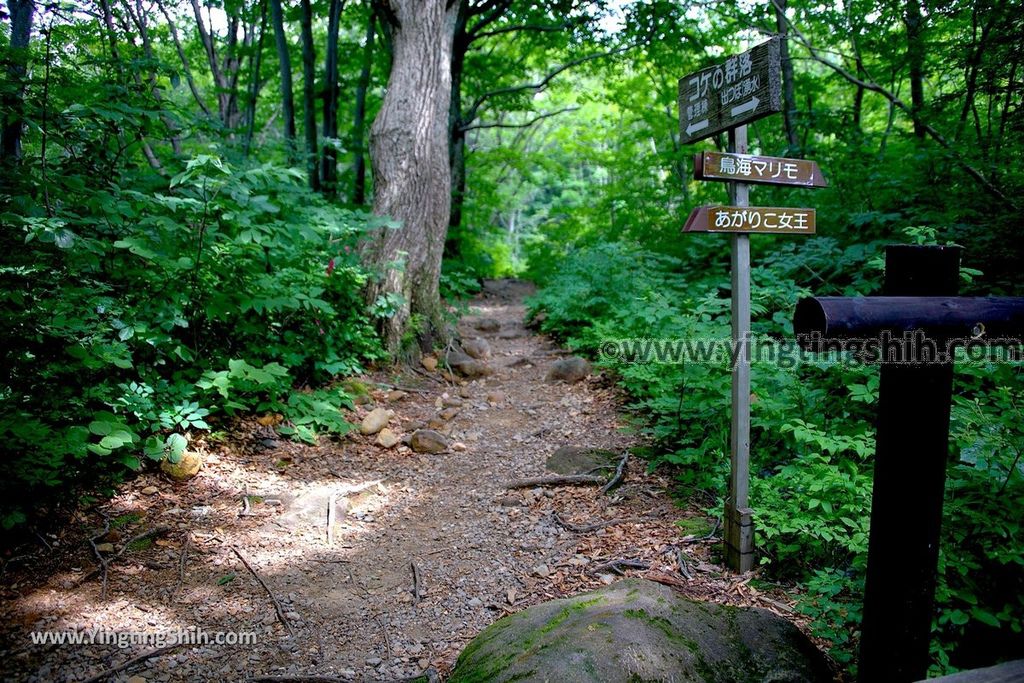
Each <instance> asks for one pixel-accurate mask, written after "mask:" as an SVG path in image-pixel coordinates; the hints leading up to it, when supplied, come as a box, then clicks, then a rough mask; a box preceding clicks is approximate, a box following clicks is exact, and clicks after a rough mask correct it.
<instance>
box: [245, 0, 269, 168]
mask: <svg viewBox="0 0 1024 683" xmlns="http://www.w3.org/2000/svg"><path fill="white" fill-rule="evenodd" d="M266 35H267V3H266V0H262V1H261V2H260V36H259V38H258V39H257V40H256V53H255V54H254V55H253V56H252V57H250V58H249V101H248V102H246V103H245V156H246V157H248V156H249V152H250V151H252V136H253V132H254V131H255V129H256V100H257V99H258V98H259V94H260V88H261V87H262V86H263V77H262V76H261V75H260V70H261V67H262V65H263V38H264V37H265V36H266Z"/></svg>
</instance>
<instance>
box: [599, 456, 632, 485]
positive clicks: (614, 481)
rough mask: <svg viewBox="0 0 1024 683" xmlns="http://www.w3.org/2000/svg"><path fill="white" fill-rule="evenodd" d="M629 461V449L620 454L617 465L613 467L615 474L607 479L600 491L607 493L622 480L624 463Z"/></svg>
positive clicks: (624, 468)
mask: <svg viewBox="0 0 1024 683" xmlns="http://www.w3.org/2000/svg"><path fill="white" fill-rule="evenodd" d="M627 462H629V451H626V452H625V453H623V454H622V460H620V461H619V466H618V467H616V468H615V476H613V477H612V478H611V479H609V480H608V483H607V484H605V485H604V486H602V487H601V493H608V492H609V491H611V490H612V489H613V488H615V487H616V486H618V485H619V483H621V482H622V475H623V474H625V472H626V463H627Z"/></svg>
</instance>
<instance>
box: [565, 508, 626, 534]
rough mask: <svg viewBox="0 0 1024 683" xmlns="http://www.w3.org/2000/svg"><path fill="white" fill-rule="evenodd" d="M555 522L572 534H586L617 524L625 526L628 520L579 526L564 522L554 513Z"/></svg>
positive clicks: (613, 520)
mask: <svg viewBox="0 0 1024 683" xmlns="http://www.w3.org/2000/svg"><path fill="white" fill-rule="evenodd" d="M555 521H556V522H558V525H559V526H561V527H563V528H565V529H567V530H569V531H571V532H573V533H574V534H588V533H590V532H591V531H597V530H598V529H604V528H606V527H610V526H618V525H619V524H625V523H626V522H627V521H628V520H625V519H621V518H618V517H617V518H615V519H609V520H608V521H605V522H595V523H594V524H582V525H580V524H572V523H570V522H567V521H565V520H564V519H562V518H561V517H559V516H558V513H557V512H556V513H555Z"/></svg>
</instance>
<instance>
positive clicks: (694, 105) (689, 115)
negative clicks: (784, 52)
mask: <svg viewBox="0 0 1024 683" xmlns="http://www.w3.org/2000/svg"><path fill="white" fill-rule="evenodd" d="M780 63H781V59H780V51H779V39H778V38H777V37H776V38H772V39H771V40H768V41H766V42H764V43H761V44H760V45H757V46H756V47H753V48H751V49H750V50H747V51H746V52H742V53H740V54H738V55H734V56H732V57H729V58H728V59H726V60H725V61H724V62H722V63H721V64H717V65H715V66H709V67H708V68H706V69H701V70H700V71H697V72H695V73H692V74H690V75H689V76H686V77H685V78H681V79H679V136H680V144H684V145H687V144H690V143H691V142H696V141H697V140H703V139H704V138H707V137H710V136H712V135H714V134H715V133H720V132H722V131H723V130H726V129H728V128H733V127H735V126H740V125H743V124H745V123H749V122H751V121H754V120H756V119H759V118H761V117H762V116H767V115H768V114H772V113H774V112H778V111H782V83H781V77H780V69H779V65H780Z"/></svg>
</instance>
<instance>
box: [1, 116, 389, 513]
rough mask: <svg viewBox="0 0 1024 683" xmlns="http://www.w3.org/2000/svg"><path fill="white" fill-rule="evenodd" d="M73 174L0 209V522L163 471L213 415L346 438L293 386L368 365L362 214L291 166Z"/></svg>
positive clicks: (323, 402) (321, 394)
mask: <svg viewBox="0 0 1024 683" xmlns="http://www.w3.org/2000/svg"><path fill="white" fill-rule="evenodd" d="M77 115H78V116H84V115H85V113H84V111H83V110H82V109H80V110H78V114H77ZM75 170H76V169H74V167H73V166H72V165H70V164H69V165H68V168H66V169H65V171H64V174H63V175H61V176H59V177H58V178H55V179H54V180H55V182H60V183H61V184H62V186H63V190H62V201H61V203H60V204H59V205H58V206H57V207H55V208H54V211H53V215H52V216H47V215H45V213H44V212H43V211H44V210H43V207H39V206H36V205H33V204H30V203H26V202H24V201H23V200H19V201H18V202H12V203H11V204H10V205H9V210H8V211H7V213H5V214H4V216H3V219H4V222H5V224H6V225H7V230H8V243H7V244H8V248H7V249H5V252H4V255H3V263H2V265H0V278H2V279H3V284H4V287H3V292H4V294H3V295H2V297H0V306H2V310H3V315H4V317H5V320H6V321H7V325H6V326H5V329H4V331H3V332H2V335H3V339H2V340H0V346H2V347H3V352H2V353H3V354H4V360H5V364H6V366H7V367H9V368H11V370H10V373H9V375H8V377H7V378H6V379H5V382H4V384H3V387H2V389H0V391H2V394H0V395H2V397H3V403H2V405H0V434H2V435H3V450H4V451H5V453H6V457H5V458H4V461H3V464H2V465H0V468H2V469H3V479H4V496H3V498H4V501H5V503H4V505H5V508H4V513H3V514H4V515H5V517H4V519H5V520H6V521H5V524H6V525H7V526H10V525H11V524H13V523H14V522H16V521H19V520H21V519H23V515H21V514H20V513H19V509H20V508H19V506H20V505H21V502H20V501H22V500H27V499H31V497H32V496H36V495H39V494H40V492H41V490H52V491H55V490H59V489H61V488H62V487H64V486H65V485H68V484H88V483H89V482H95V481H99V480H102V479H108V478H110V477H113V478H114V480H116V479H118V478H120V477H122V476H124V474H125V473H127V472H129V471H131V470H137V469H138V468H139V467H140V466H141V459H143V458H149V459H154V460H160V459H163V458H169V459H171V460H172V461H177V460H178V459H179V458H180V457H181V454H182V452H183V450H184V448H185V445H186V443H187V441H186V438H185V437H184V435H185V434H187V433H189V432H195V431H202V430H207V429H209V427H210V422H209V420H211V419H214V418H222V416H230V415H234V414H237V413H239V412H249V411H272V412H279V413H281V414H283V415H284V416H285V418H286V423H285V425H284V426H283V427H282V429H281V431H282V432H284V433H286V434H290V435H292V436H293V437H294V438H299V439H302V440H305V441H310V442H312V441H314V440H315V438H316V435H317V434H318V433H321V432H323V433H344V432H345V431H346V430H347V429H348V425H347V424H346V423H345V422H344V420H343V419H342V415H341V412H340V410H341V408H343V407H346V406H349V407H350V403H349V402H348V398H347V396H346V395H345V394H344V393H343V392H341V391H339V390H331V389H321V390H317V391H312V392H310V391H297V390H294V389H293V387H294V386H299V385H313V386H317V385H323V384H325V383H327V382H329V381H330V380H331V378H333V377H335V376H337V375H345V374H351V373H355V372H359V371H360V370H361V369H362V363H363V362H364V361H365V360H366V359H370V358H375V357H380V351H379V348H378V345H377V342H376V339H375V336H374V333H373V330H372V328H371V326H370V322H369V321H368V319H367V316H366V315H365V312H364V309H363V304H362V300H361V296H360V289H361V287H362V284H363V282H364V281H365V278H366V275H365V273H364V272H363V270H362V268H361V266H360V265H359V262H358V259H357V256H356V253H355V244H356V239H357V238H358V236H359V235H360V234H361V233H362V231H364V230H365V229H366V228H367V227H370V226H373V225H375V222H374V220H375V219H370V218H369V217H367V216H366V215H364V214H361V213H357V212H353V211H350V210H346V209H341V208H338V207H335V206H332V205H330V204H328V203H327V202H326V201H324V200H323V199H321V198H319V197H318V196H315V195H313V194H311V193H310V192H309V191H308V190H306V189H304V188H303V187H302V185H301V179H300V178H298V177H297V174H296V173H295V172H293V171H291V170H288V169H280V168H276V167H274V166H270V165H265V164H251V165H248V166H242V167H236V166H233V165H231V164H229V163H227V162H226V161H224V160H223V159H221V158H220V157H218V156H215V155H213V154H199V155H197V156H195V157H194V158H192V159H190V160H188V161H187V162H186V163H185V164H184V165H183V167H182V170H181V172H180V173H178V174H177V175H175V176H173V178H171V179H170V181H169V182H166V184H164V185H163V186H161V185H159V184H158V183H156V181H154V180H153V179H152V178H151V177H150V176H148V175H146V174H142V175H138V174H134V173H131V172H127V171H126V172H125V173H124V174H123V175H121V176H119V177H115V178H110V179H108V181H107V182H105V183H100V184H98V185H97V184H89V183H85V182H84V178H83V177H82V176H80V175H76V174H75ZM147 183H152V184H154V186H153V187H148V188H147V187H145V185H146V184H147ZM16 236H20V240H19V241H20V243H21V244H20V245H19V244H18V243H17V242H16V241H14V240H13V238H14V237H16Z"/></svg>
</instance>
